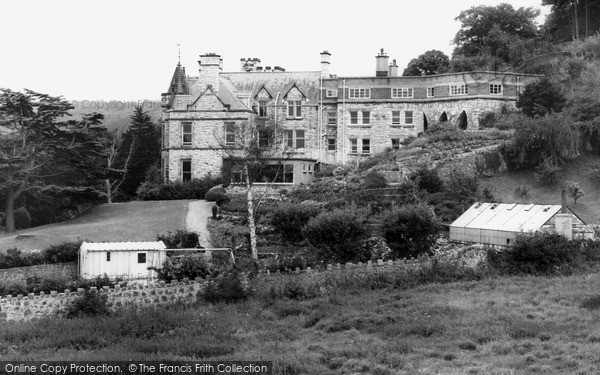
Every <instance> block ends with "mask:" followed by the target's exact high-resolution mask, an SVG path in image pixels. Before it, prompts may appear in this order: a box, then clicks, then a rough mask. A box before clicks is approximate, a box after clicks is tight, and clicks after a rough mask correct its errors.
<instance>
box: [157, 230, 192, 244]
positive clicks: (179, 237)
mask: <svg viewBox="0 0 600 375" xmlns="http://www.w3.org/2000/svg"><path fill="white" fill-rule="evenodd" d="M156 240H157V241H162V242H164V244H165V246H166V247H167V249H194V248H200V242H199V239H198V233H196V232H190V231H187V230H181V229H180V230H177V231H175V233H172V232H167V234H159V235H157V236H156Z"/></svg>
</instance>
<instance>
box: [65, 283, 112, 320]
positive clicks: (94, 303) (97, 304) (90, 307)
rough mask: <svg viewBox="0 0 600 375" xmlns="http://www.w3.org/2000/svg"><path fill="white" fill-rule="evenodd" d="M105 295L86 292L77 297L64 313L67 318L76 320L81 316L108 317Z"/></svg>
mask: <svg viewBox="0 0 600 375" xmlns="http://www.w3.org/2000/svg"><path fill="white" fill-rule="evenodd" d="M106 299H107V296H106V295H102V294H98V293H97V292H92V291H89V290H86V291H85V292H84V294H83V295H82V296H80V297H77V298H76V299H75V300H74V301H73V302H72V304H71V305H70V306H68V307H67V309H66V311H65V316H66V317H67V318H77V317H82V316H100V315H108V314H109V313H110V311H109V310H108V305H107V304H106Z"/></svg>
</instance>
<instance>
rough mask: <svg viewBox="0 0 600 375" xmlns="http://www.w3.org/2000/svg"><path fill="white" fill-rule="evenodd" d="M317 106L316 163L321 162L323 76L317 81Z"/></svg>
mask: <svg viewBox="0 0 600 375" xmlns="http://www.w3.org/2000/svg"><path fill="white" fill-rule="evenodd" d="M319 82H320V88H319V106H318V108H317V116H319V152H318V154H317V158H318V162H321V155H322V152H323V151H322V150H321V149H322V148H323V118H322V117H323V75H322V74H321V78H320V79H319Z"/></svg>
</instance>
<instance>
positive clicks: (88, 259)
mask: <svg viewBox="0 0 600 375" xmlns="http://www.w3.org/2000/svg"><path fill="white" fill-rule="evenodd" d="M166 249H167V248H166V246H165V244H164V243H163V242H162V241H156V242H84V243H83V244H81V248H80V249H79V275H80V276H81V277H83V278H94V277H96V276H103V275H104V274H106V275H108V276H110V277H116V276H120V277H123V278H129V279H131V278H150V277H155V276H156V271H151V270H149V269H148V267H151V266H154V267H157V268H160V267H161V266H162V264H163V262H164V260H165V259H166V258H167V250H166Z"/></svg>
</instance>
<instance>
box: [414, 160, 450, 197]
mask: <svg viewBox="0 0 600 375" xmlns="http://www.w3.org/2000/svg"><path fill="white" fill-rule="evenodd" d="M410 179H411V180H412V181H414V182H415V183H416V184H417V187H418V188H419V190H425V191H426V192H428V193H437V192H438V191H441V190H442V189H443V187H444V181H442V179H441V178H440V175H439V174H438V173H437V171H436V170H434V169H429V168H428V167H427V165H425V164H424V165H422V166H421V167H420V168H419V169H417V170H416V171H415V172H414V173H413V174H412V175H411V176H410Z"/></svg>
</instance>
